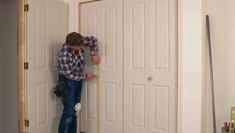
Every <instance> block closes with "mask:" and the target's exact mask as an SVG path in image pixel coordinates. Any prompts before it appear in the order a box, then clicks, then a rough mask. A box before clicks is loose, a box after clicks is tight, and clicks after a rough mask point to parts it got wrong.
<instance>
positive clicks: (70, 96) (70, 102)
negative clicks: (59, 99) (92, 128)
mask: <svg viewBox="0 0 235 133" xmlns="http://www.w3.org/2000/svg"><path fill="white" fill-rule="evenodd" d="M60 80H62V81H64V82H65V85H66V87H67V93H66V94H65V95H64V96H63V105H64V110H63V113H62V116H61V119H60V124H59V129H58V133H76V129H77V120H76V112H75V109H74V106H75V104H76V103H79V102H80V101H81V93H82V80H80V81H74V80H70V79H68V78H66V77H64V76H60Z"/></svg>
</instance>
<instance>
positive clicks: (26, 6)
mask: <svg viewBox="0 0 235 133" xmlns="http://www.w3.org/2000/svg"><path fill="white" fill-rule="evenodd" d="M24 11H25V12H28V11H29V4H25V5H24Z"/></svg>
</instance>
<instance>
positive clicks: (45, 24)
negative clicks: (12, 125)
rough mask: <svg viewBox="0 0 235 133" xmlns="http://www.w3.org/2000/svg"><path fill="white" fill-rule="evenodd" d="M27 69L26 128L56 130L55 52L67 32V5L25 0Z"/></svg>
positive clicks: (48, 132)
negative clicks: (54, 92) (26, 6)
mask: <svg viewBox="0 0 235 133" xmlns="http://www.w3.org/2000/svg"><path fill="white" fill-rule="evenodd" d="M28 3H29V11H28V13H27V29H26V34H27V35H26V37H27V38H26V41H27V42H26V44H27V49H26V54H27V55H26V57H27V58H26V61H27V62H28V63H29V69H28V70H27V71H26V87H27V93H26V97H27V100H26V102H27V118H28V119H29V122H30V123H29V128H28V132H30V133H56V132H57V128H58V123H59V118H60V115H61V111H62V104H61V101H60V99H58V98H57V97H56V96H55V95H54V94H53V92H52V88H53V86H54V84H55V82H56V81H57V72H56V54H57V52H58V50H59V48H60V47H61V45H62V44H63V42H64V40H65V36H66V34H67V32H68V29H67V28H68V20H67V18H68V7H67V5H66V4H64V3H61V2H59V1H54V0H28Z"/></svg>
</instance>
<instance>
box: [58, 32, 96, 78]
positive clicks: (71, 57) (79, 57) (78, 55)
mask: <svg viewBox="0 0 235 133" xmlns="http://www.w3.org/2000/svg"><path fill="white" fill-rule="evenodd" d="M84 46H85V47H89V48H90V50H91V55H92V54H96V53H97V52H98V42H97V39H96V38H94V37H93V36H87V37H84ZM85 65H86V61H85V58H84V49H83V48H82V49H81V50H79V51H75V50H72V49H70V48H69V47H68V46H67V45H66V43H65V44H64V45H63V47H62V48H61V50H60V52H59V53H58V55H57V67H58V69H59V74H60V75H64V76H65V77H66V78H68V79H71V80H76V81H79V80H81V79H85V74H84V68H85Z"/></svg>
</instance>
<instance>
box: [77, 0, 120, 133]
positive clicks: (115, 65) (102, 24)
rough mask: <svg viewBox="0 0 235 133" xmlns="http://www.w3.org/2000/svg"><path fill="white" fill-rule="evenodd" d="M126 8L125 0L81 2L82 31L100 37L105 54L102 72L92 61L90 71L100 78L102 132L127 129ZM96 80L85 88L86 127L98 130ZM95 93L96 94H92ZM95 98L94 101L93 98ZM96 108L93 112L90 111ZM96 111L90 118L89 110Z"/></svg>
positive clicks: (102, 57)
mask: <svg viewBox="0 0 235 133" xmlns="http://www.w3.org/2000/svg"><path fill="white" fill-rule="evenodd" d="M122 13H123V8H122V1H121V0H109V1H108V0H104V1H99V2H91V3H85V4H82V5H81V33H82V34H83V35H85V36H86V35H93V36H95V37H96V38H98V41H99V49H100V51H99V55H100V56H101V64H100V73H97V72H96V68H95V65H94V64H93V63H91V62H90V61H89V59H90V57H89V53H88V54H87V60H88V61H87V62H88V68H87V71H89V72H95V73H97V74H98V76H99V78H100V104H99V106H100V110H99V112H100V114H99V115H100V132H102V133H110V132H113V133H122V132H123V18H122ZM96 83H97V82H96V80H92V81H85V84H86V85H91V86H92V87H90V88H88V87H86V86H84V88H83V94H82V95H83V98H82V107H83V108H82V129H83V130H84V131H86V132H89V133H95V132H96V130H97V129H96V128H97V127H96V124H97V123H96V122H97V114H96V112H97V111H96V109H97V108H96V106H97V103H96V96H97V89H98V88H97V86H96V85H97V84H96ZM89 95H92V97H88V96H89ZM89 100H91V102H89ZM89 110H92V111H93V112H89ZM88 113H90V114H89V115H92V116H94V117H92V119H88V117H85V118H84V116H87V114H88Z"/></svg>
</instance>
